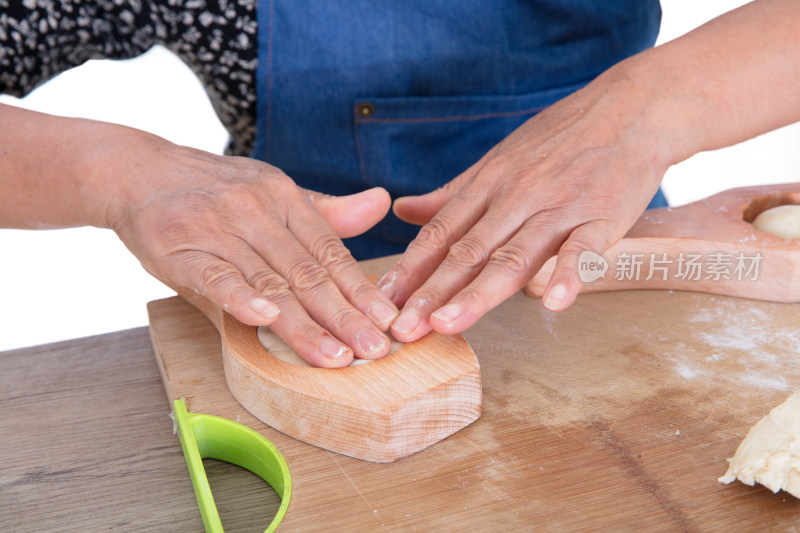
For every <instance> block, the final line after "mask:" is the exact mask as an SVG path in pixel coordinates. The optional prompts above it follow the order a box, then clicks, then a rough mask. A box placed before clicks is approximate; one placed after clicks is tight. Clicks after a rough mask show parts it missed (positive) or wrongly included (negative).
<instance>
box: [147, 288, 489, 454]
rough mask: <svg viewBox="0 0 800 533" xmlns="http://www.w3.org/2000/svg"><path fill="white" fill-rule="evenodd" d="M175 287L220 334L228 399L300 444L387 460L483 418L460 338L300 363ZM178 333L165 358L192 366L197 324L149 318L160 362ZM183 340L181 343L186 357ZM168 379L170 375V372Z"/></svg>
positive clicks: (470, 360)
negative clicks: (338, 364) (326, 363)
mask: <svg viewBox="0 0 800 533" xmlns="http://www.w3.org/2000/svg"><path fill="white" fill-rule="evenodd" d="M374 281H375V282H377V280H374ZM175 290H176V291H177V292H178V294H180V295H181V296H182V297H183V298H184V299H185V300H186V301H188V302H190V303H191V304H192V305H193V306H194V307H196V308H197V309H198V310H199V311H200V312H201V313H203V315H205V317H206V318H208V319H209V321H210V322H211V323H212V324H213V325H214V327H215V328H216V329H217V331H218V332H219V334H220V337H221V353H222V363H223V368H224V373H225V380H226V383H227V386H228V389H229V390H230V392H231V394H233V396H234V398H236V400H237V401H238V402H239V403H240V404H241V405H242V406H243V407H244V408H245V409H247V410H248V411H249V412H250V413H252V414H253V415H254V416H255V417H256V418H258V419H259V420H261V421H262V422H264V423H265V424H267V425H269V426H270V427H273V428H275V429H277V430H279V431H281V432H282V433H285V434H287V435H290V436H292V437H294V438H296V439H300V440H302V441H303V442H308V443H309V444H314V445H315V446H319V447H321V448H324V449H326V450H332V451H335V452H338V453H341V454H344V455H347V456H350V457H355V458H357V459H364V460H367V461H375V462H382V463H386V462H392V461H396V460H397V459H400V458H402V457H406V456H408V455H411V454H412V453H416V452H418V451H420V450H422V449H424V448H427V447H428V446H431V445H433V444H435V443H437V442H439V441H440V440H442V439H444V438H446V437H448V436H450V435H452V434H453V433H455V432H456V431H458V430H460V429H462V428H463V427H465V426H467V425H469V424H471V423H472V422H474V421H475V420H476V419H477V418H478V417H479V416H480V413H481V374H480V369H479V368H478V360H477V359H476V357H475V354H474V353H473V352H472V350H471V349H470V347H469V344H467V342H466V341H465V340H464V338H463V337H462V336H461V335H442V334H439V333H436V332H431V333H429V334H428V335H426V336H425V337H423V338H421V339H419V340H417V341H415V342H410V343H407V344H404V345H403V346H402V347H401V348H400V349H399V350H397V352H395V353H394V354H393V355H392V357H384V358H382V359H380V360H378V361H374V362H372V363H370V364H368V365H358V366H350V367H348V368H341V369H322V368H311V367H301V366H298V365H293V364H290V363H286V362H284V361H281V360H280V359H278V358H277V357H273V356H272V355H271V354H270V353H269V352H268V351H267V350H265V349H264V348H263V347H262V346H261V343H260V341H259V339H258V336H257V333H256V331H257V328H255V327H253V326H247V325H245V324H242V323H241V322H239V321H238V320H236V319H235V318H234V317H233V316H232V315H230V314H228V313H225V312H223V311H222V310H221V309H220V308H218V307H217V306H215V305H214V304H213V303H211V301H209V300H208V299H206V298H205V297H203V296H201V295H199V294H198V293H196V292H195V291H192V290H188V289H185V288H182V287H175ZM159 305H161V304H160V302H151V303H150V304H149V305H148V312H149V313H150V314H151V316H152V315H153V313H156V314H158V306H159ZM163 328H169V331H163V332H162V331H160V330H161V329H163ZM175 334H177V335H181V334H182V335H183V336H185V337H186V338H187V340H188V341H189V342H185V343H181V344H179V345H176V344H173V345H172V346H173V347H171V348H170V352H169V357H170V364H171V365H177V366H183V365H190V366H191V365H192V364H193V361H194V359H195V358H194V344H193V343H192V342H191V340H192V339H193V337H194V331H193V330H192V329H188V328H185V327H183V325H181V324H180V323H178V324H177V327H176V326H172V325H170V326H167V325H166V324H163V323H162V322H160V321H159V320H152V319H151V336H152V338H153V347H154V349H155V351H156V357H157V358H158V359H159V361H161V360H162V359H163V357H162V355H163V354H162V353H161V342H160V341H159V339H161V338H164V337H166V336H169V338H172V336H173V335H175ZM180 345H183V346H185V350H184V351H183V353H182V355H181V352H180V351H179V350H180V348H178V346H180ZM180 359H183V361H184V362H181V361H180ZM160 367H161V368H165V365H164V364H160ZM164 379H165V381H170V379H169V375H165V377H164Z"/></svg>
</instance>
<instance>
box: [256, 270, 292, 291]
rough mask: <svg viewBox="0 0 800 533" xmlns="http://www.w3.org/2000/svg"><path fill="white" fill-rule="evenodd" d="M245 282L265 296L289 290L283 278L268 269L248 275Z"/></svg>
mask: <svg viewBox="0 0 800 533" xmlns="http://www.w3.org/2000/svg"><path fill="white" fill-rule="evenodd" d="M247 283H248V284H249V285H250V286H251V287H253V288H254V289H255V290H257V291H258V292H260V293H261V294H263V295H265V296H271V295H277V294H280V293H284V292H289V291H290V290H291V287H289V284H288V283H287V282H286V280H285V279H283V278H282V277H280V276H278V275H277V274H275V273H274V272H271V271H269V270H262V271H260V272H256V273H255V274H252V275H250V276H248V277H247Z"/></svg>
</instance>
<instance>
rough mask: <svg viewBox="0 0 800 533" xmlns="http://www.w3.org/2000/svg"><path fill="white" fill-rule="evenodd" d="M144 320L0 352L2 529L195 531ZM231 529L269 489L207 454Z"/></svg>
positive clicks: (255, 518)
mask: <svg viewBox="0 0 800 533" xmlns="http://www.w3.org/2000/svg"><path fill="white" fill-rule="evenodd" d="M169 410H170V406H169V405H168V403H167V397H166V395H165V394H164V387H163V384H162V382H161V377H160V376H159V373H158V368H157V367H156V362H155V357H154V355H153V352H152V349H151V347H150V340H149V338H148V332H147V328H138V329H134V330H129V331H124V332H120V333H114V334H110V335H102V336H98V337H90V338H86V339H79V340H75V341H68V342H61V343H56V344H49V345H45V346H38V347H34V348H27V349H22V350H13V351H9V352H3V353H0V451H1V452H2V454H0V530H1V531H4V532H14V533H24V532H51V531H70V532H72V531H86V532H94V531H115V532H116V531H120V532H126V531H137V532H139V531H148V532H150V531H153V532H162V531H163V532H179V531H180V532H183V531H198V532H199V531H202V530H203V523H202V521H201V519H200V513H199V511H198V509H197V503H196V501H195V498H194V492H193V490H192V484H191V481H190V480H189V473H188V471H187V469H186V463H185V462H184V460H183V454H182V453H181V448H180V443H179V442H178V437H177V436H176V435H173V434H172V422H171V421H170V419H169V417H168V416H167V415H168V413H169ZM207 470H208V474H209V480H210V482H211V485H212V489H213V490H214V491H215V492H214V494H215V496H216V499H217V503H218V505H219V508H220V514H221V516H222V520H223V524H224V525H225V526H226V528H227V529H226V531H228V532H229V533H230V532H235V531H259V529H258V527H259V526H261V530H260V531H263V526H264V524H265V523H268V522H269V518H266V519H265V516H266V517H271V516H272V514H274V512H275V510H276V509H277V505H278V504H279V500H278V497H277V495H276V494H275V493H274V491H271V489H269V487H268V486H267V485H266V483H264V482H263V481H261V480H260V479H259V478H257V477H256V476H255V475H253V474H250V473H249V472H246V471H244V470H242V469H240V468H238V467H234V466H232V465H228V464H227V463H220V462H213V461H210V462H208V463H207Z"/></svg>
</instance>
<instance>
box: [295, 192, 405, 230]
mask: <svg viewBox="0 0 800 533" xmlns="http://www.w3.org/2000/svg"><path fill="white" fill-rule="evenodd" d="M306 194H307V195H308V198H309V199H310V200H311V203H313V204H314V207H316V208H317V211H319V213H320V214H321V215H322V218H324V219H325V221H326V222H327V223H328V224H330V226H331V228H333V231H335V232H336V235H338V236H339V238H340V239H346V238H348V237H355V236H356V235H361V234H362V233H364V232H365V231H367V230H368V229H369V228H371V227H372V226H374V225H375V224H377V223H378V222H380V221H381V219H382V218H383V217H385V216H386V213H388V212H389V207H390V206H391V204H392V199H391V198H390V197H389V193H388V192H386V189H382V188H381V187H375V188H374V189H368V190H366V191H362V192H360V193H357V194H351V195H348V196H331V195H329V194H323V193H319V192H316V191H310V190H306Z"/></svg>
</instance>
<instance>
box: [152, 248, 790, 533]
mask: <svg viewBox="0 0 800 533" xmlns="http://www.w3.org/2000/svg"><path fill="white" fill-rule="evenodd" d="M390 262H391V260H390V259H386V260H380V261H374V262H370V263H369V264H367V265H366V266H367V268H370V269H373V270H374V271H375V273H379V272H380V271H381V270H382V269H385V268H386V267H387V266H388V265H389V264H390ZM159 307H160V310H161V311H162V312H161V314H160V316H158V317H157V318H156V320H158V321H159V322H161V323H162V324H163V326H164V328H163V329H162V330H161V331H163V332H169V331H172V332H173V334H172V335H169V334H165V335H162V336H160V338H159V339H158V342H159V343H160V351H161V353H163V354H164V355H165V358H164V374H165V375H166V376H167V377H168V381H169V383H168V384H167V388H168V390H169V394H170V397H181V396H182V397H185V398H186V399H187V404H188V406H189V409H190V410H192V411H196V412H206V413H211V414H216V415H220V416H224V417H226V418H230V419H233V420H238V421H240V422H242V423H245V424H247V425H250V426H251V427H254V428H256V429H258V430H259V431H261V432H262V433H264V434H265V435H266V436H267V438H269V439H270V440H271V441H272V442H273V443H275V444H276V445H277V446H278V448H279V449H280V450H281V451H282V453H283V454H284V456H285V457H286V459H287V461H288V463H289V467H290V469H291V471H292V479H293V483H294V495H293V499H292V504H291V507H290V509H289V512H288V514H287V517H286V519H285V520H284V523H283V525H282V527H281V530H282V531H295V530H297V531H520V530H544V531H547V530H554V531H564V530H566V531H598V530H610V531H711V530H723V529H725V530H733V531H752V530H760V531H763V530H774V531H795V530H796V529H797V523H798V522H797V521H798V520H799V519H800V505H798V501H797V500H796V499H794V498H793V497H791V496H787V495H785V494H783V493H779V494H772V493H771V492H769V491H768V490H766V489H764V488H763V487H747V486H744V485H741V484H733V485H728V486H726V485H722V484H720V483H718V482H717V478H718V477H719V476H721V475H722V474H723V473H724V472H725V470H726V466H727V465H726V462H725V459H726V458H728V457H731V456H732V455H733V453H734V451H735V450H736V447H737V446H738V444H739V442H740V441H741V439H742V438H743V437H744V435H745V434H746V433H747V431H748V430H749V428H750V427H751V426H752V425H753V424H755V423H756V422H757V421H758V420H759V419H760V418H761V417H762V416H764V415H765V414H766V413H767V412H769V410H770V409H771V408H772V407H773V406H775V405H777V404H778V403H780V402H782V401H783V400H784V399H785V398H786V397H787V396H789V394H790V393H791V392H792V391H794V390H795V389H798V388H800V332H798V330H797V324H798V323H800V307H798V306H797V305H795V304H779V303H769V302H761V301H751V300H744V299H737V298H729V297H722V296H713V295H704V294H695V293H686V292H673V291H632V292H623V293H605V294H589V295H581V296H580V297H579V298H578V301H577V302H576V304H575V305H574V306H573V307H572V308H570V309H569V310H567V311H565V312H563V313H560V314H552V313H549V312H547V311H545V310H544V309H543V308H542V307H541V303H540V301H539V300H537V299H533V298H529V297H526V296H525V295H523V294H521V293H520V294H517V295H515V296H514V297H512V298H511V299H510V300H509V301H507V302H505V303H504V304H502V305H501V306H500V307H498V308H497V309H495V310H494V311H492V312H491V313H490V314H489V315H487V316H486V317H485V318H484V319H482V320H481V321H480V322H479V323H478V324H477V325H476V326H475V327H473V328H472V329H470V330H469V331H468V332H467V333H466V334H465V337H466V338H467V340H468V341H469V343H470V345H471V346H472V347H473V350H474V351H475V353H476V354H477V356H478V359H479V360H480V365H481V372H482V375H483V384H484V412H483V415H482V417H481V418H480V419H479V420H478V421H476V422H475V423H473V424H472V425H470V426H468V427H467V428H465V429H464V430H462V431H460V432H458V433H456V434H455V435H452V436H451V437H448V438H447V439H445V440H443V441H442V442H440V443H439V444H436V445H435V446H432V447H431V448H428V449H426V450H423V451H421V452H419V453H417V454H414V455H412V456H409V457H406V458H404V459H401V460H399V461H397V462H396V463H392V464H373V463H366V462H364V461H359V460H356V459H351V458H348V457H343V456H341V455H339V454H335V453H332V452H327V451H324V450H320V449H318V448H315V447H313V446H310V445H307V444H304V443H302V442H299V441H297V440H295V439H292V438H290V437H287V436H286V435H283V434H281V433H279V432H277V431H275V430H273V429H271V428H268V427H266V426H264V425H263V424H261V423H260V422H258V421H257V420H256V419H255V418H254V417H252V415H250V414H249V413H248V412H247V411H245V410H244V409H243V408H241V406H239V405H238V403H237V402H236V401H235V400H234V399H233V397H232V396H231V395H230V393H229V392H228V391H227V388H226V387H225V381H224V376H223V372H222V363H221V358H220V351H219V337H218V335H217V333H216V331H215V329H214V327H213V326H212V325H211V324H210V323H209V322H208V321H207V320H206V319H205V318H203V316H202V315H201V314H200V313H199V312H197V311H196V310H194V309H193V308H192V307H191V306H189V305H188V304H186V303H185V302H183V301H182V300H180V299H177V298H176V299H172V300H166V301H163V302H162V304H160V306H159ZM185 328H189V329H191V331H193V333H194V339H193V340H192V341H191V342H192V343H193V344H192V346H193V349H194V352H195V357H194V359H193V360H192V361H191V362H190V363H186V362H185V361H184V362H183V363H182V364H180V365H175V366H173V365H172V362H171V361H170V359H169V353H170V352H171V351H172V349H173V346H172V345H171V343H173V342H181V343H183V342H186V339H185V336H183V335H181V334H179V333H180V332H182V331H183V330H184V329H185ZM184 349H185V346H182V347H181V350H184Z"/></svg>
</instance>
